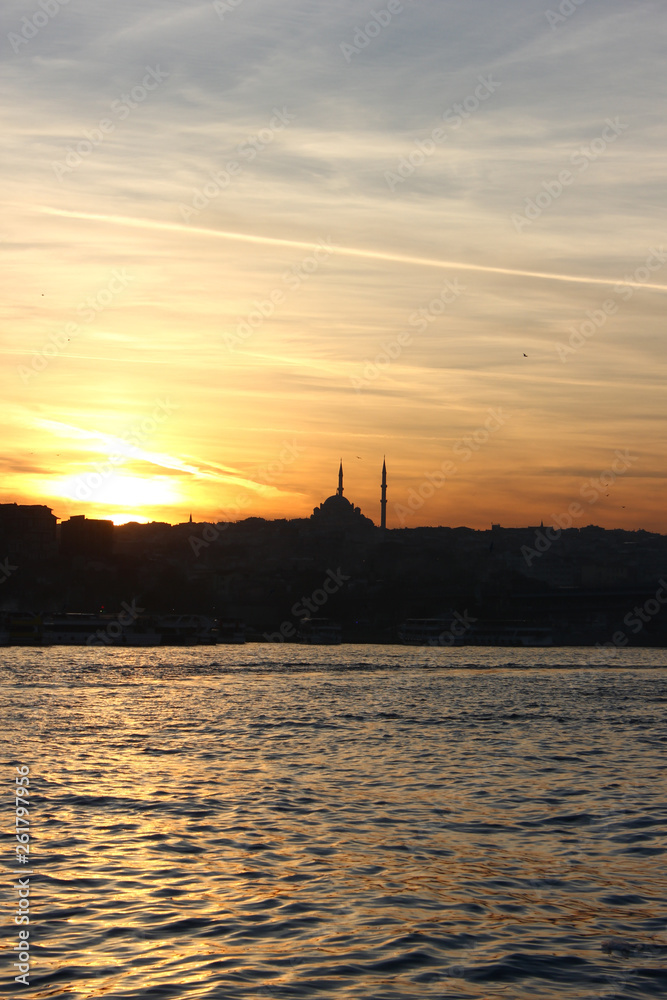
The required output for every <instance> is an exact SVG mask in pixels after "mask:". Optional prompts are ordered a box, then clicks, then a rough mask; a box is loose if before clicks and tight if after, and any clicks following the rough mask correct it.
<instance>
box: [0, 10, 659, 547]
mask: <svg viewBox="0 0 667 1000" xmlns="http://www.w3.org/2000/svg"><path fill="white" fill-rule="evenodd" d="M165 6H166V7H168V8H169V10H170V11H171V14H170V16H168V17H165V16H164V14H165ZM260 6H261V7H262V10H264V11H265V12H266V15H267V16H266V17H265V18H262V17H260V16H259V14H258V13H257V10H251V9H250V5H248V9H247V10H246V9H245V7H244V6H243V5H241V6H239V7H238V9H237V10H235V11H234V14H233V17H232V16H229V17H228V18H225V25H224V32H223V29H222V26H221V24H220V21H219V18H218V16H217V15H216V13H215V11H214V10H213V9H212V5H208V6H207V7H206V8H204V7H201V8H200V7H197V8H192V9H188V11H187V12H186V11H184V10H183V9H182V8H180V7H179V5H176V4H174V5H170V4H166V5H165V4H162V5H158V4H156V3H153V2H149V3H148V4H146V5H145V9H144V7H142V10H141V12H139V11H135V9H134V8H133V7H132V6H131V5H129V4H127V3H125V2H122V3H119V4H117V5H114V7H113V8H112V9H108V8H107V6H105V5H101V4H100V5H99V7H98V8H97V17H96V18H95V19H91V20H90V21H89V23H87V24H86V25H85V26H83V25H81V24H79V21H77V20H75V19H73V18H72V13H71V11H70V10H69V9H68V8H66V7H63V8H62V10H61V11H60V13H59V14H58V16H57V17H55V18H54V19H53V21H52V23H50V24H49V25H48V26H47V27H44V28H43V29H42V31H41V33H40V34H39V36H38V37H35V38H34V39H32V40H30V41H29V43H27V44H26V45H25V46H20V47H19V51H17V52H15V53H12V55H11V59H10V60H9V61H8V62H7V65H6V67H5V69H4V81H5V87H4V94H5V97H4V101H5V103H6V111H7V117H8V125H7V132H8V133H9V135H10V139H11V141H10V146H9V155H8V157H7V171H6V176H5V180H4V184H3V222H2V233H1V234H0V235H1V237H2V241H1V242H0V252H2V253H3V255H4V264H5V266H4V269H3V270H4V274H5V276H6V283H5V294H4V296H3V305H2V316H3V321H4V322H3V324H2V328H3V332H2V347H1V349H2V353H3V357H4V361H5V364H4V366H3V375H2V387H1V388H2V394H1V399H2V403H1V407H2V424H3V441H4V448H3V474H2V478H1V480H0V502H11V501H18V502H23V503H46V504H48V506H50V507H52V508H53V510H54V512H55V513H56V515H57V516H58V517H60V518H62V519H65V518H67V517H69V516H71V515H72V514H79V513H85V514H86V515H87V516H89V517H109V516H114V517H115V518H116V519H119V520H122V519H131V518H135V517H136V518H141V519H143V518H149V519H152V518H154V519H157V520H167V521H171V522H174V523H175V522H178V521H182V520H186V519H187V517H188V516H189V514H190V512H192V514H193V517H194V518H195V520H211V521H216V520H224V519H228V518H231V519H236V518H238V517H244V516H250V515H260V516H264V517H270V518H273V517H296V516H307V515H309V514H310V513H311V512H312V509H313V507H314V506H315V505H316V504H318V503H320V502H321V501H322V500H323V499H324V498H325V497H326V496H328V495H329V494H331V493H333V492H334V490H335V487H336V485H337V469H338V461H339V459H340V458H341V457H342V458H343V461H344V468H345V494H346V496H347V497H348V498H349V499H351V500H352V501H353V502H354V503H355V504H359V505H360V506H361V508H362V510H363V512H364V513H365V514H367V515H368V516H370V517H372V518H373V519H374V520H375V521H378V520H379V483H380V468H381V464H382V458H383V455H385V454H386V456H387V468H388V477H389V493H388V499H389V505H388V523H389V525H390V526H392V527H399V526H401V525H403V524H405V525H409V526H414V525H419V524H448V525H459V524H466V525H469V526H471V527H488V526H489V525H490V524H491V523H492V522H499V523H501V524H504V525H507V526H509V525H525V524H536V523H539V522H540V520H544V521H545V523H547V522H549V521H550V520H552V519H553V518H554V517H555V516H560V515H561V514H562V513H564V512H566V511H567V510H568V507H569V505H571V504H573V503H577V502H579V503H580V505H581V507H582V512H581V514H578V515H577V516H576V518H575V519H574V521H573V523H574V524H575V525H577V526H583V525H584V524H588V523H597V524H600V525H603V526H605V527H626V528H647V529H651V530H657V531H663V532H664V531H667V523H666V519H665V515H664V513H663V509H664V502H663V493H662V484H663V480H664V475H665V473H664V469H665V462H664V457H665V445H666V440H665V438H666V433H665V425H664V410H665V388H664V387H665V384H666V382H667V379H666V375H667V372H666V371H665V352H664V307H665V293H666V292H667V252H665V250H664V248H663V247H662V244H661V242H660V241H661V239H662V238H663V237H664V232H665V219H664V212H665V197H664V194H665V191H664V186H665V181H664V124H663V114H662V108H663V107H664V94H663V90H664V74H663V72H662V56H661V54H660V49H659V46H657V43H656V41H655V39H656V37H657V36H658V35H659V34H660V33H661V32H662V33H663V34H664V30H665V27H666V26H667V12H661V11H657V12H656V10H655V8H654V7H653V6H652V7H651V18H650V19H647V18H646V17H645V16H643V15H642V10H641V8H643V7H645V6H646V5H645V4H643V3H638V4H637V5H636V7H635V6H634V5H633V6H632V9H628V5H627V4H625V5H620V4H617V3H615V2H611V3H610V4H609V5H608V6H603V8H602V9H600V6H601V5H597V6H596V8H595V10H590V11H589V10H588V9H587V7H586V6H582V7H581V8H580V9H579V10H578V11H577V13H576V15H573V16H572V17H571V19H570V20H569V21H568V22H567V23H563V24H562V25H560V26H559V27H558V29H554V28H553V27H551V26H550V25H549V24H548V23H547V22H546V21H545V19H544V14H543V12H542V13H540V14H539V15H536V14H535V10H534V5H531V4H528V3H525V4H524V3H522V2H517V3H516V4H515V5H514V8H513V9H512V10H511V11H510V13H509V16H508V11H505V14H504V16H502V17H501V15H500V12H498V11H497V9H496V8H495V7H489V8H488V10H489V17H490V19H491V21H490V23H488V24H487V25H486V26H485V28H484V31H483V34H480V31H481V29H480V27H479V25H478V24H477V23H476V19H475V18H474V17H473V15H472V13H471V12H470V10H469V5H467V4H463V3H458V4H454V5H453V8H454V9H455V10H456V12H457V17H456V18H454V19H453V20H452V21H451V23H449V24H447V25H446V24H445V23H444V21H443V18H442V12H440V14H438V9H439V8H438V5H423V7H422V6H419V5H414V6H409V7H408V6H406V7H405V8H404V10H403V13H402V14H401V17H400V18H398V17H397V18H396V20H395V23H394V24H393V26H392V25H389V26H387V27H386V28H385V29H383V33H382V35H381V36H380V37H378V38H377V39H376V40H375V41H374V42H373V44H372V45H371V44H369V46H368V48H367V50H366V49H364V51H363V52H362V51H360V52H359V53H356V54H354V56H353V57H352V58H351V60H350V61H349V62H348V61H347V60H346V58H345V55H344V53H343V52H342V50H341V44H342V43H343V42H345V41H346V40H348V35H349V36H350V38H351V37H352V34H353V32H354V28H355V24H356V21H355V15H354V14H350V13H349V12H347V9H346V8H345V7H341V8H340V9H335V8H331V9H329V8H328V7H323V8H322V9H321V10H320V11H319V13H318V16H317V17H314V16H313V18H312V19H311V20H308V19H299V18H298V17H297V16H296V10H297V5H296V4H292V3H287V4H281V5H279V6H278V5H277V4H275V3H274V4H271V3H268V2H267V3H264V4H262V5H260ZM10 7H12V10H13V9H14V7H15V8H16V10H15V13H16V14H17V17H16V20H17V24H20V19H21V16H22V15H21V12H22V11H23V7H22V6H21V5H18V4H14V5H11V4H10ZM209 8H210V9H209ZM292 8H294V11H293V12H292V13H293V14H294V19H293V20H290V17H291V15H290V11H292ZM510 8H512V5H510ZM278 9H280V12H281V17H278ZM494 12H495V13H494ZM644 13H645V12H644ZM281 18H282V19H281ZM288 22H289V24H288ZM288 27H289V30H288ZM111 42H113V44H111ZM348 55H349V52H348ZM619 62H621V63H622V67H623V73H622V74H610V73H609V66H610V65H616V66H617V65H619ZM158 67H159V68H158ZM147 69H152V70H154V71H155V72H154V74H153V76H152V77H150V76H148V77H147ZM28 79H29V80H30V82H29V85H27V84H26V80H28ZM480 80H486V81H491V82H490V84H487V85H486V86H487V90H483V89H482V90H480V89H479V88H480V87H483V86H484V85H483V84H480V83H479V81H480ZM494 81H495V82H494ZM153 82H154V87H153V89H148V87H147V86H146V87H144V83H146V84H149V83H150V84H151V85H152V84H153ZM489 90H491V92H490V93H489V92H488V91H489ZM128 93H129V94H131V93H133V94H134V98H135V99H134V100H133V101H131V100H128V101H127V102H126V101H125V98H123V97H122V95H123V94H126V95H127V94H128ZM476 93H477V94H478V95H480V94H482V95H484V96H483V98H482V99H480V97H479V96H478V97H477V98H475V96H474V95H475V94H476ZM142 94H143V96H142ZM640 98H641V99H640ZM475 101H476V102H477V107H475ZM466 102H467V103H466ZM130 104H134V105H135V106H134V107H130ZM457 104H458V105H459V108H460V109H463V108H464V107H467V108H469V109H471V110H470V111H469V112H465V115H460V114H459V113H458V112H457V111H455V110H453V109H455V108H456V106H457ZM123 108H125V109H126V111H127V114H125V113H124V112H123V110H122V109H123ZM105 122H106V125H104V124H103V123H105ZM88 146H90V147H91V149H90V151H88ZM77 149H78V150H79V151H80V152H79V153H77V152H76V151H77ZM68 151H69V152H68ZM253 153H254V155H252V154H253ZM68 157H69V159H68ZM77 161H78V162H77ZM233 164H236V168H234V167H233V166H232V165H233ZM563 172H565V174H566V175H568V176H567V178H566V177H565V176H564V173H563ZM215 178H217V179H215ZM559 178H560V180H559ZM559 186H560V191H559ZM531 206H533V207H531ZM540 206H542V207H540ZM525 355H527V356H525ZM619 455H620V457H619ZM613 463H616V464H615V466H614V464H613ZM621 466H623V468H622V469H621ZM443 470H444V471H443ZM606 470H612V474H611V475H608V476H606V477H604V476H603V479H604V483H607V482H610V481H611V479H612V478H613V482H611V485H610V487H609V488H606V487H605V488H604V489H603V488H602V484H601V483H600V481H599V480H600V476H602V475H603V474H604V473H605V471H606ZM443 475H444V476H445V482H444V483H443V482H442V477H443ZM596 481H597V485H598V488H597V490H596V489H595V485H594V484H595V482H596ZM433 482H435V483H436V485H435V486H432V485H429V483H433ZM591 482H592V483H593V485H591ZM582 491H583V492H582ZM594 491H595V492H597V494H598V495H597V497H596V498H595V499H594V500H593V499H592V494H593V492H594ZM607 494H609V495H607ZM410 503H411V504H412V506H410Z"/></svg>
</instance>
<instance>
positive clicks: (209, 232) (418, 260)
mask: <svg viewBox="0 0 667 1000" xmlns="http://www.w3.org/2000/svg"><path fill="white" fill-rule="evenodd" d="M38 211H40V212H43V213H45V214H46V215H58V216H62V217H64V218H68V219H86V220H88V221H91V222H109V223H111V224H112V225H115V226H133V227H134V228H136V229H158V230H162V231H163V232H171V233H183V232H186V233H196V234H197V235H200V236H209V237H213V238H215V239H220V240H237V241H238V242H241V243H260V244H263V245H265V246H279V247H296V248H298V249H300V250H319V249H321V244H318V243H312V242H309V241H306V240H286V239H280V238H278V237H276V236H251V235H249V234H248V233H230V232H227V231H225V230H221V229H204V228H203V227H201V226H185V225H183V224H181V223H177V222H154V221H152V220H151V219H132V218H130V217H129V216H126V215H97V214H95V213H93V212H68V211H66V210H65V209H61V208H48V207H47V206H39V208H38ZM332 248H333V249H332V252H333V253H334V254H340V255H341V256H343V257H363V258H366V259H367V260H386V261H388V262H390V263H393V264H414V265H417V266H419V267H439V268H454V269H456V270H458V271H480V272H482V273H483V274H503V275H506V276H510V277H516V278H536V279H538V280H545V281H567V282H574V283H576V284H579V285H606V286H609V285H633V286H637V287H641V288H652V289H653V290H654V291H658V292H667V285H658V284H652V283H651V282H648V281H646V282H627V281H624V280H623V279H619V278H591V277H581V276H576V275H573V274H552V273H549V272H546V271H523V270H520V269H518V268H511V267H492V266H491V265H488V264H466V263H465V262H463V261H453V260H435V259H433V258H431V257H411V256H408V255H407V254H394V253H382V252H381V251H379V250H359V249H357V248H356V247H342V246H335V245H333V244H332Z"/></svg>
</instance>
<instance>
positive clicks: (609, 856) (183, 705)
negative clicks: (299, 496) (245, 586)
mask: <svg viewBox="0 0 667 1000" xmlns="http://www.w3.org/2000/svg"><path fill="white" fill-rule="evenodd" d="M601 655H602V654H600V653H598V652H596V651H590V650H577V649H547V650H535V649H527V650H515V649H509V650H508V649H495V650H494V649H479V648H465V647H462V648H457V649H410V648H402V647H381V646H356V647H355V646H341V647H337V648H323V647H297V646H291V645H285V646H268V645H261V646H250V645H249V646H247V647H199V648H194V649H165V648H162V649H146V650H123V649H79V648H66V647H60V648H52V649H17V648H11V649H7V650H3V658H2V659H3V666H2V669H1V670H0V698H1V699H2V707H3V719H4V720H6V721H5V723H4V725H3V731H2V734H1V739H2V748H3V757H4V759H5V761H6V762H7V763H8V764H9V765H10V766H9V767H8V768H6V769H4V774H5V775H6V776H7V777H6V780H7V782H8V784H9V783H11V785H12V786H13V784H14V774H15V767H16V766H17V765H22V764H26V765H28V766H29V767H30V770H31V788H30V791H31V794H32V801H31V834H32V842H31V844H32V846H31V855H30V866H29V870H30V871H33V872H34V875H32V876H31V877H30V882H31V897H30V906H31V923H30V926H29V930H30V945H31V949H30V950H31V953H32V958H31V973H30V985H29V986H28V987H23V986H21V985H17V984H15V983H14V982H13V976H14V975H15V971H14V970H11V969H9V966H10V965H11V961H10V963H7V966H6V967H5V970H6V971H5V972H4V974H3V979H2V983H1V984H0V993H1V994H2V995H8V994H10V993H11V994H12V995H17V994H18V995H24V996H26V997H58V998H76V1000H79V998H84V997H109V998H113V1000H122V998H130V997H132V998H144V997H146V998H147V997H165V998H166V997H188V998H189V997H192V998H201V997H215V998H230V1000H231V998H234V1000H237V998H276V1000H278V998H283V997H287V998H291V997H295V998H298V997H328V998H334V997H335V998H341V1000H352V998H354V1000H357V998H358V1000H362V998H363V1000H366V998H368V1000H371V998H372V1000H385V998H386V1000H390V998H436V997H437V998H441V997H448V998H461V1000H463V998H466V1000H468V998H490V997H496V996H499V997H505V998H512V1000H528V998H535V997H544V998H548V1000H554V998H559V1000H560V998H563V1000H570V998H571V1000H575V998H576V1000H582V998H593V997H595V998H600V1000H603V998H604V1000H616V998H625V997H628V998H634V997H659V996H664V995H665V993H666V992H667V973H666V971H665V969H666V966H667V934H666V933H665V900H666V899H667V878H666V869H665V840H666V838H665V821H666V819H667V804H666V798H665V778H664V773H663V772H664V757H665V746H666V744H667V730H666V728H665V706H666V704H667V651H665V652H663V651H661V650H634V651H632V650H623V651H622V652H620V653H619V654H618V656H616V657H614V659H613V661H608V665H605V664H604V660H602V659H601ZM5 801H6V802H7V806H6V807H5V808H6V809H8V810H9V815H8V823H7V825H6V826H5V829H6V830H10V837H7V836H5V839H4V844H5V853H4V858H3V860H4V861H5V862H6V864H5V887H6V890H7V891H6V894H5V911H4V914H3V915H7V914H8V916H7V918H6V919H7V922H8V923H9V922H10V921H11V919H12V914H13V912H14V910H15V908H16V893H15V890H14V889H12V888H11V887H12V885H13V884H14V882H15V879H16V877H18V876H16V875H15V872H16V871H17V870H18V869H19V868H20V869H21V877H25V875H24V874H23V872H24V868H25V866H18V865H17V864H16V863H15V862H14V860H13V858H14V850H15V843H14V839H13V831H12V830H11V826H10V823H11V824H13V813H14V806H13V800H8V799H6V800H5ZM5 815H6V816H7V812H5ZM16 930H18V928H16V927H13V928H9V930H7V923H6V924H5V933H6V934H9V938H8V939H7V940H8V946H9V947H10V948H11V946H12V945H13V944H14V943H15V941H16V937H15V932H16ZM6 946H7V945H6Z"/></svg>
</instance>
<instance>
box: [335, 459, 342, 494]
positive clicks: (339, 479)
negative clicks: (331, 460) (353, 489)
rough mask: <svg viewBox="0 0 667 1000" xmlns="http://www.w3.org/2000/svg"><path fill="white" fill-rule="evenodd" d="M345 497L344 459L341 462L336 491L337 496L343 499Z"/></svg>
mask: <svg viewBox="0 0 667 1000" xmlns="http://www.w3.org/2000/svg"><path fill="white" fill-rule="evenodd" d="M342 495H343V459H342V458H341V460H340V469H339V470H338V489H337V490H336V496H338V497H342Z"/></svg>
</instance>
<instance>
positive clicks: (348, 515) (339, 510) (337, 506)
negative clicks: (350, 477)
mask: <svg viewBox="0 0 667 1000" xmlns="http://www.w3.org/2000/svg"><path fill="white" fill-rule="evenodd" d="M310 519H311V521H312V522H313V523H314V524H315V525H316V526H318V527H321V528H331V529H345V530H347V531H355V530H357V531H358V530H359V529H362V530H367V529H370V528H374V527H375V525H374V524H373V522H372V521H371V519H370V518H369V517H366V516H365V515H364V514H362V513H361V509H360V508H359V507H355V506H354V504H352V503H350V501H349V500H348V499H347V497H345V496H343V460H342V459H341V462H340V467H339V469H338V489H337V490H336V492H335V493H334V494H333V496H330V497H327V499H326V500H325V501H324V502H323V503H321V504H320V505H319V507H315V509H314V510H313V513H312V515H311V518H310Z"/></svg>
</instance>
